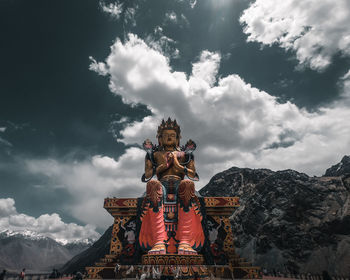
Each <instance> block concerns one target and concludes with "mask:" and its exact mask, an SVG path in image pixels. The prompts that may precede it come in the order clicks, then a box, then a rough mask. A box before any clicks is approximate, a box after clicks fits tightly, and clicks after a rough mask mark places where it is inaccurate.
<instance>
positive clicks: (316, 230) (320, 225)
mask: <svg viewBox="0 0 350 280" xmlns="http://www.w3.org/2000/svg"><path fill="white" fill-rule="evenodd" d="M349 159H350V158H349V157H347V156H346V157H344V158H343V160H342V161H341V163H339V164H337V165H335V166H333V167H331V168H329V169H328V170H327V171H326V174H325V176H323V177H309V176H308V175H306V174H304V173H299V172H296V171H293V170H284V171H277V172H274V171H271V170H267V169H249V168H237V167H233V168H230V169H228V170H226V171H224V172H221V173H219V174H217V175H215V176H214V177H213V178H212V179H211V180H210V182H209V183H208V185H206V186H205V187H204V188H202V189H201V190H200V193H201V195H203V196H239V197H240V203H241V206H240V207H239V208H238V209H237V210H236V211H235V213H234V215H233V216H232V217H231V221H232V225H233V230H234V233H235V240H236V241H235V246H236V251H237V253H238V254H240V255H241V256H242V257H246V258H247V259H249V260H250V261H253V263H254V264H256V265H261V266H263V267H266V268H270V269H273V268H275V269H278V270H281V271H285V269H288V270H290V271H295V272H300V273H303V272H311V273H320V272H322V270H324V269H327V270H328V271H329V272H330V273H331V274H336V275H349V274H350V265H349V264H350V160H349Z"/></svg>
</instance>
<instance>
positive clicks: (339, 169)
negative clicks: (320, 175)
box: [324, 156, 350, 177]
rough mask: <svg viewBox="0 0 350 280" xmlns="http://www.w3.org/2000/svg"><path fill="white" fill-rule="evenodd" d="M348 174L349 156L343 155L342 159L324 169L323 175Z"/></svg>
mask: <svg viewBox="0 0 350 280" xmlns="http://www.w3.org/2000/svg"><path fill="white" fill-rule="evenodd" d="M345 174H350V156H344V157H343V158H342V160H341V161H340V162H339V163H337V164H336V165H333V166H332V167H331V168H328V169H327V170H326V173H325V174H324V176H329V177H331V176H343V175H345Z"/></svg>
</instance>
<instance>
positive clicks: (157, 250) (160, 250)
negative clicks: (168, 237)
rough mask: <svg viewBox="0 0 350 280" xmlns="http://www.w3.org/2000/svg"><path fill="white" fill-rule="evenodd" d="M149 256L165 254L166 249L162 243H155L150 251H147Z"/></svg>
mask: <svg viewBox="0 0 350 280" xmlns="http://www.w3.org/2000/svg"><path fill="white" fill-rule="evenodd" d="M148 254H149V255H160V254H166V248H165V244H164V243H163V242H162V243H157V244H155V245H154V246H153V247H152V249H151V250H149V251H148Z"/></svg>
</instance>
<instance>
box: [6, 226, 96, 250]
mask: <svg viewBox="0 0 350 280" xmlns="http://www.w3.org/2000/svg"><path fill="white" fill-rule="evenodd" d="M10 236H17V237H23V238H26V239H32V240H39V239H45V238H50V237H47V236H45V235H43V234H40V233H37V232H34V231H30V230H21V231H14V230H8V229H7V230H3V231H1V232H0V238H4V237H10ZM51 239H52V240H55V241H56V242H57V243H59V244H61V245H63V246H65V245H72V244H76V245H87V246H90V245H92V244H93V243H94V241H96V240H92V239H88V238H86V239H76V240H72V241H69V240H67V239H58V238H57V239H54V238H51Z"/></svg>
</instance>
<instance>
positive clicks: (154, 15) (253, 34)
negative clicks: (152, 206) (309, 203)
mask: <svg viewBox="0 0 350 280" xmlns="http://www.w3.org/2000/svg"><path fill="white" fill-rule="evenodd" d="M0 30H1V44H0V55H1V68H0V79H1V83H0V190H1V192H0V231H1V230H5V229H12V230H23V229H30V230H32V231H36V232H39V233H42V234H44V235H48V236H52V237H54V238H58V239H64V238H65V239H68V240H73V239H81V238H88V237H91V238H96V237H97V236H98V234H99V233H102V232H103V231H104V230H105V229H106V228H107V227H108V226H109V225H110V224H111V223H112V218H111V217H110V216H109V214H108V213H107V212H106V211H105V210H104V209H103V208H102V205H103V199H104V198H105V197H108V196H116V197H136V196H139V195H141V194H142V193H143V191H144V189H145V185H144V184H143V183H141V182H140V177H141V175H142V173H143V161H144V152H143V151H142V150H140V148H139V147H140V144H141V143H142V142H143V140H144V139H146V138H150V139H151V140H153V141H154V142H155V133H156V128H157V125H158V124H159V122H160V120H161V119H162V118H167V117H169V116H170V117H172V118H176V119H177V120H178V122H179V124H180V125H181V129H182V132H183V133H182V141H183V142H185V141H187V140H188V139H189V138H191V139H193V140H194V141H195V142H196V143H197V145H198V149H197V151H196V159H197V169H198V173H199V175H200V177H201V181H200V183H199V184H197V188H198V189H199V188H201V187H202V186H204V185H205V184H206V183H207V182H208V180H209V179H210V178H211V177H212V176H213V175H214V174H215V173H217V172H219V171H223V170H225V169H227V168H229V167H232V166H238V167H251V168H270V169H273V170H281V169H289V168H290V169H295V170H297V171H300V172H305V173H307V174H309V175H310V176H311V175H316V176H320V175H322V174H323V173H324V172H325V170H326V169H327V168H328V167H330V166H331V165H333V164H335V163H337V162H339V161H340V159H341V158H342V156H343V155H345V154H349V153H350V152H349V147H350V126H349V124H348V121H349V119H350V4H349V1H348V0H338V1H331V0H321V1H315V0H304V1H298V0H285V1H282V2H281V1H278V0H252V1H248V0H198V1H196V0H177V1H174V0H152V1H150V0H147V1H146V0H128V1H124V2H123V1H95V0H94V1H93V0H91V1H83V0H80V1H78V0H77V1H49V2H48V1H44V0H42V1H25V0H1V1H0Z"/></svg>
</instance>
